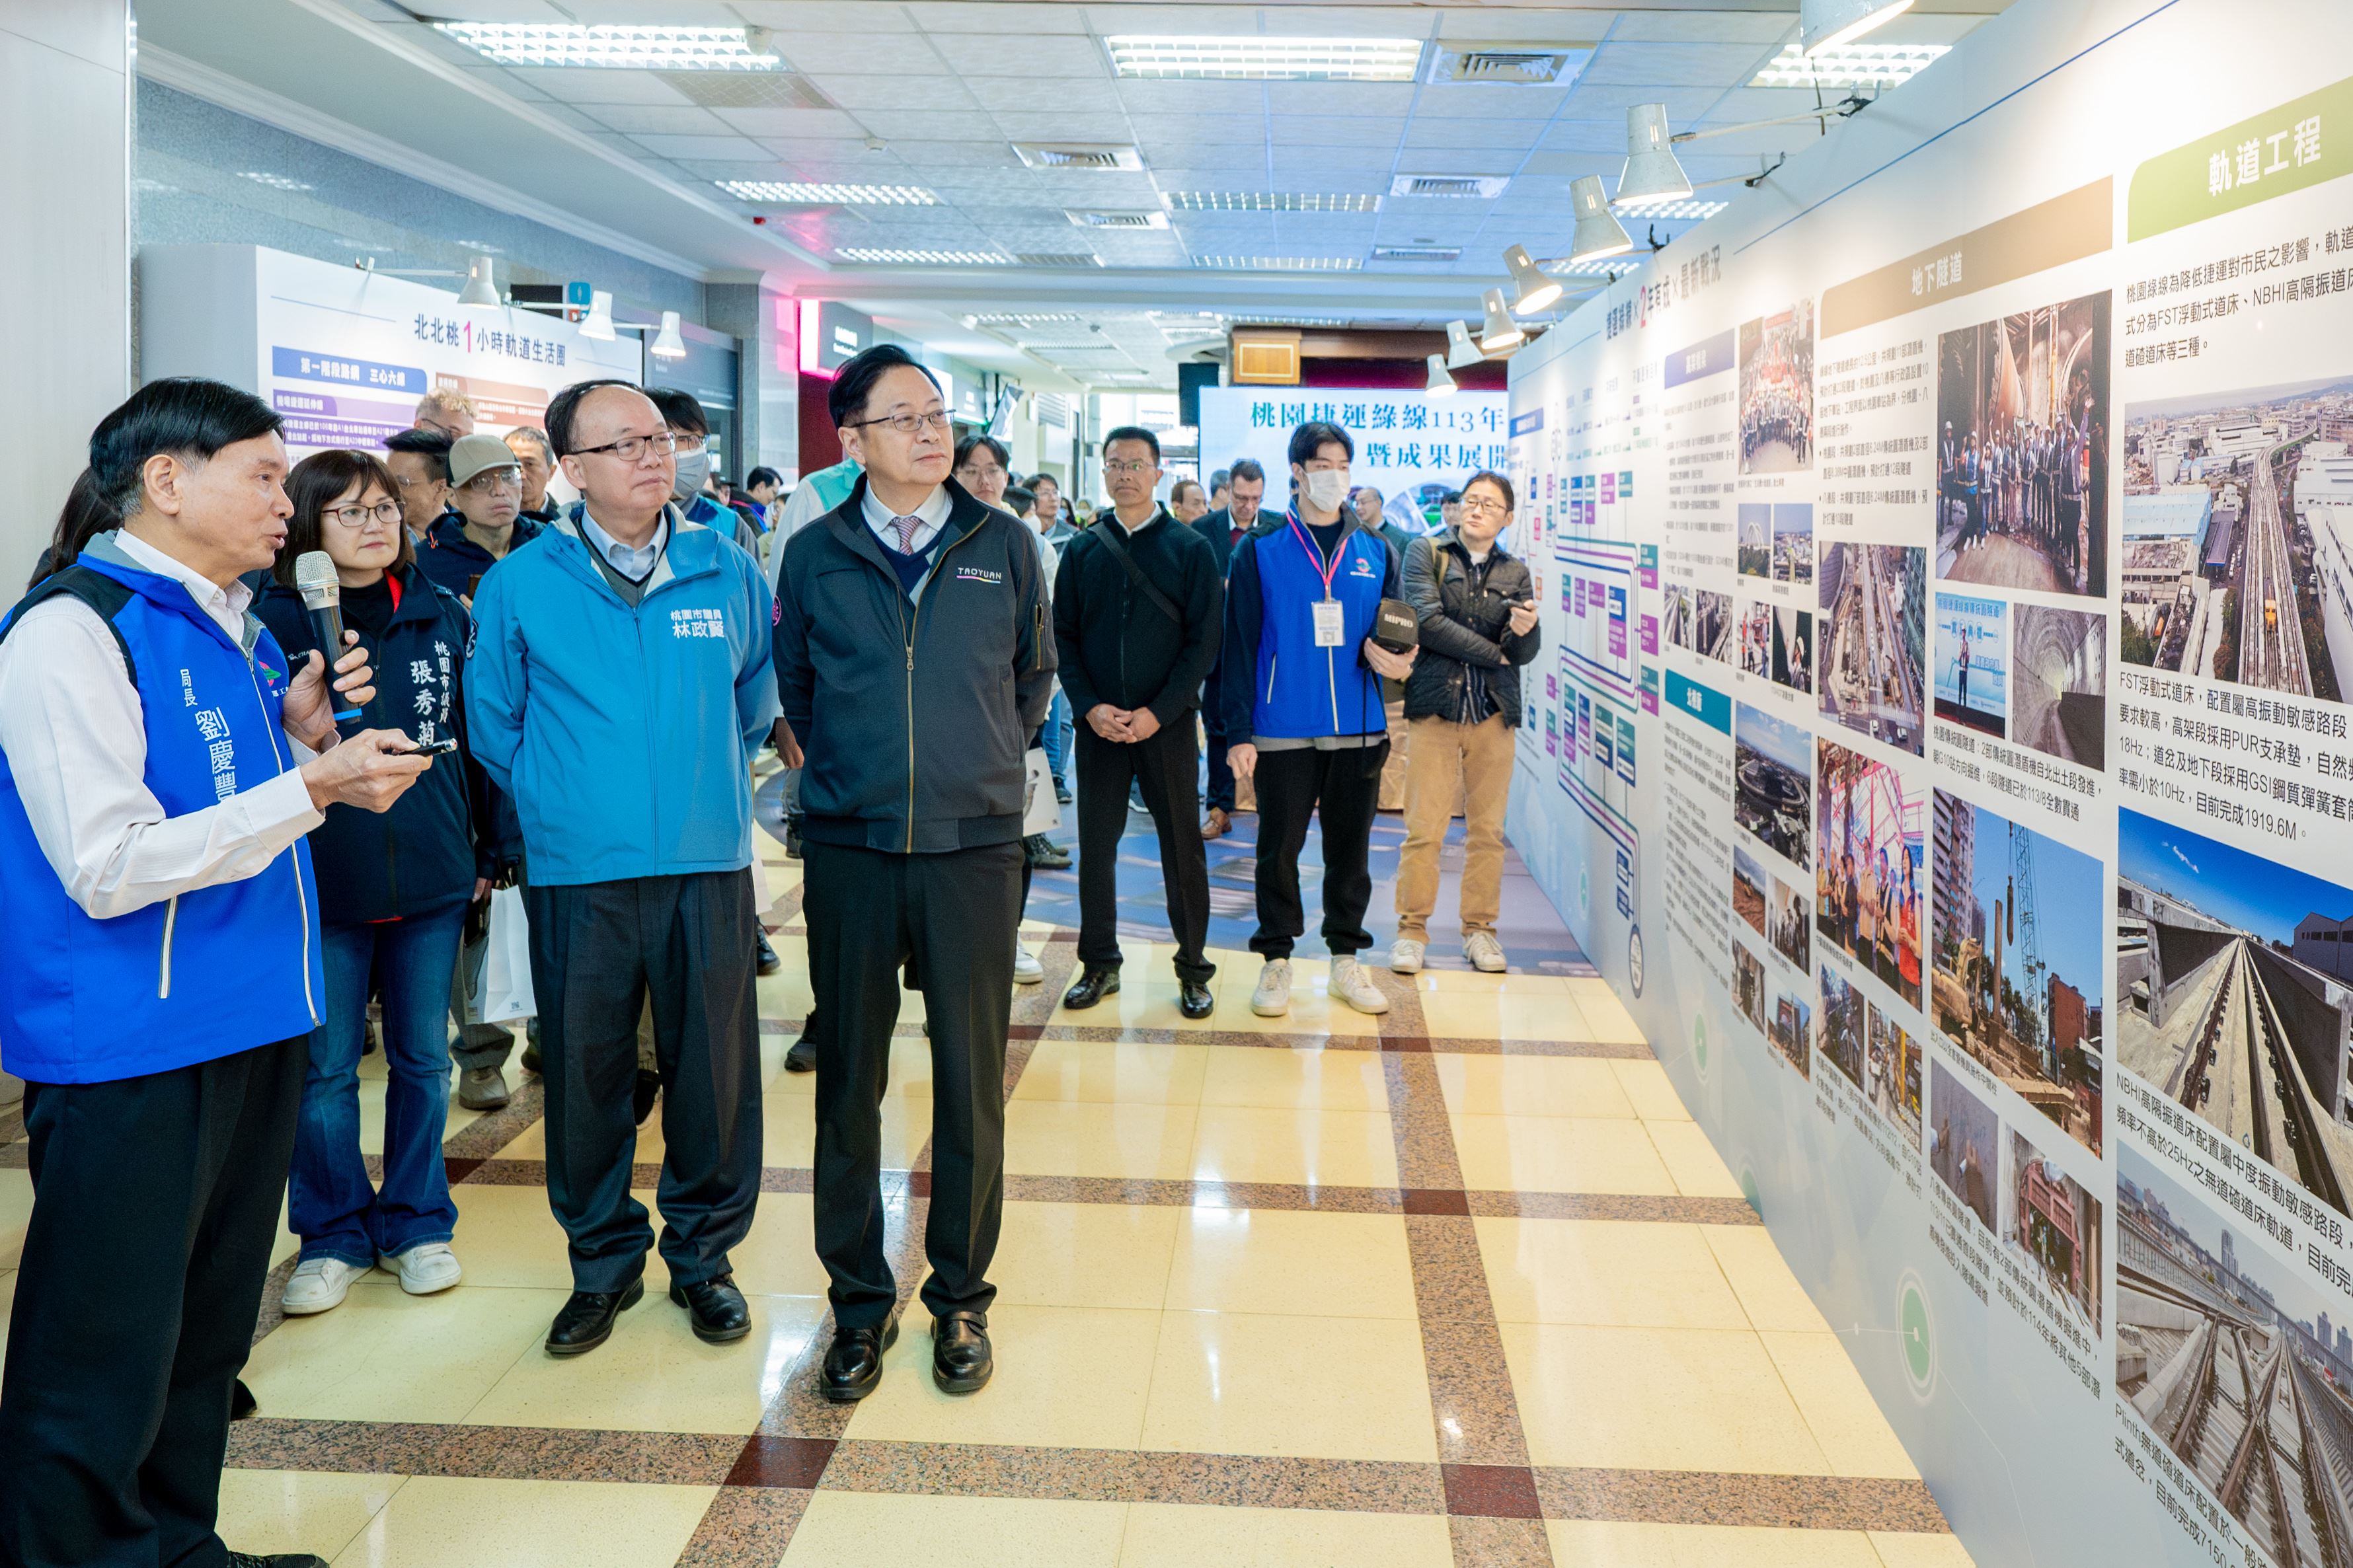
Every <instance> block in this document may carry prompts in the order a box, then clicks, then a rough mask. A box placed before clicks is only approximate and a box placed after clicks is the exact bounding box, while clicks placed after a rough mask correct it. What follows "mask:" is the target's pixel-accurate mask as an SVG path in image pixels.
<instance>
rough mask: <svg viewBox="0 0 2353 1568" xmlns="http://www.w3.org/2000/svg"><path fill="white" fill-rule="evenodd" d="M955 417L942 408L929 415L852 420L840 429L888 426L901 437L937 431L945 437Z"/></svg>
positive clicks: (897, 415)
mask: <svg viewBox="0 0 2353 1568" xmlns="http://www.w3.org/2000/svg"><path fill="white" fill-rule="evenodd" d="M954 420H955V416H954V415H952V414H950V413H948V412H947V410H945V409H944V408H943V409H936V410H934V411H933V412H932V413H929V414H890V415H885V416H883V417H881V418H880V419H853V420H851V421H850V422H849V424H848V425H845V426H842V428H843V429H845V430H856V429H859V428H860V427H862V426H868V425H888V426H891V428H892V429H893V430H896V431H897V432H899V434H900V435H902V436H913V435H916V434H919V433H920V432H922V431H925V430H937V431H939V432H940V433H941V434H942V435H945V434H946V433H947V429H948V426H949V425H950V424H952V423H953V422H954Z"/></svg>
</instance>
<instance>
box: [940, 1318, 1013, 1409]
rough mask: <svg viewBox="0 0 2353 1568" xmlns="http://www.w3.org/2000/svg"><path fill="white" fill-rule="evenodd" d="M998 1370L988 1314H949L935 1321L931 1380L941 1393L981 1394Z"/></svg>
mask: <svg viewBox="0 0 2353 1568" xmlns="http://www.w3.org/2000/svg"><path fill="white" fill-rule="evenodd" d="M996 1370H997V1354H996V1352H994V1351H992V1350H990V1349H989V1348H988V1319H987V1316H986V1315H985V1314H983V1313H979V1312H950V1313H948V1314H947V1315H946V1316H944V1317H940V1318H934V1319H933V1320H932V1381H933V1382H934V1383H936V1384H939V1385H940V1392H941V1393H943V1394H978V1393H979V1392H980V1391H981V1390H982V1389H983V1388H986V1387H987V1386H988V1374H989V1373H993V1372H995V1371H996Z"/></svg>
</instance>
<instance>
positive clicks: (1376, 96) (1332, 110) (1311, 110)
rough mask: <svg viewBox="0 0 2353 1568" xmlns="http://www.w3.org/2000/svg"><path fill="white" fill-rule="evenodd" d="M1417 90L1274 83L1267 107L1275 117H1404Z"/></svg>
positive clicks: (1398, 84)
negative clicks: (1296, 115) (1281, 115)
mask: <svg viewBox="0 0 2353 1568" xmlns="http://www.w3.org/2000/svg"><path fill="white" fill-rule="evenodd" d="M1201 85H1207V84H1201ZM1416 90H1417V89H1415V87H1414V84H1413V83H1411V82H1409V81H1271V82H1268V83H1267V84H1266V107H1267V111H1268V112H1269V113H1271V114H1344V115H1367V114H1386V115H1399V116H1401V115H1404V114H1406V113H1408V112H1409V111H1410V110H1412V109H1413V107H1414V101H1415V100H1414V93H1415V91H1416ZM1423 96H1424V97H1428V96H1430V95H1429V94H1428V93H1426V92H1425V93H1424V94H1423Z"/></svg>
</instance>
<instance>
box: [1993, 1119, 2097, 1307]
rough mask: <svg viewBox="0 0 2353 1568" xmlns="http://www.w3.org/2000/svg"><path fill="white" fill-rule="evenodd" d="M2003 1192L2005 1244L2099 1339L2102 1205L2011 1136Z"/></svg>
mask: <svg viewBox="0 0 2353 1568" xmlns="http://www.w3.org/2000/svg"><path fill="white" fill-rule="evenodd" d="M2004 1174H2005V1175H2007V1176H2008V1177H2009V1180H2008V1181H2007V1182H2005V1183H2004V1184H2003V1186H2002V1205H2001V1240H2002V1245H2003V1246H2005V1247H2009V1248H2010V1250H2011V1251H2012V1252H2013V1253H2015V1254H2016V1255H2017V1256H2018V1258H2019V1259H2020V1261H2021V1262H2022V1263H2024V1264H2025V1265H2026V1267H2027V1268H2028V1270H2029V1271H2030V1273H2031V1274H2032V1275H2033V1276H2034V1277H2036V1278H2037V1279H2040V1280H2041V1281H2042V1286H2043V1288H2044V1289H2047V1290H2049V1291H2050V1292H2051V1294H2052V1295H2053V1296H2055V1297H2057V1298H2058V1299H2059V1300H2060V1301H2062V1302H2063V1303H2064V1308H2063V1310H2067V1311H2070V1312H2073V1314H2074V1315H2075V1318H2076V1320H2077V1321H2079V1322H2081V1323H2082V1324H2083V1325H2084V1327H2085V1328H2086V1329H2088V1330H2090V1331H2091V1333H2092V1337H2093V1338H2094V1339H2097V1338H2098V1337H2099V1333H2100V1200H2099V1199H2097V1198H2095V1197H2094V1196H2093V1195H2092V1194H2090V1193H2088V1192H2085V1191H2084V1186H2083V1184H2081V1183H2080V1182H2078V1181H2076V1180H2075V1178H2074V1177H2073V1176H2071V1175H2069V1174H2067V1173H2066V1172H2064V1171H2063V1170H2061V1169H2060V1168H2059V1164H2058V1162H2057V1161H2055V1160H2052V1159H2051V1158H2050V1157H2049V1156H2048V1155H2046V1154H2044V1153H2043V1152H2042V1150H2040V1149H2038V1148H2036V1147H2035V1146H2034V1143H2033V1141H2032V1140H2031V1139H2030V1138H2028V1137H2027V1135H2026V1133H2025V1131H2023V1130H2021V1129H2020V1128H2016V1127H2013V1128H2011V1129H2010V1163H2009V1165H2008V1167H2007V1169H2006V1170H2005V1172H2004Z"/></svg>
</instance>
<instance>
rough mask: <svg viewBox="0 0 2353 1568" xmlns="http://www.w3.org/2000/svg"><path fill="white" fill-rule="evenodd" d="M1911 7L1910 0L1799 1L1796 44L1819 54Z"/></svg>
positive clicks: (1806, 51) (1859, 35) (1809, 51)
mask: <svg viewBox="0 0 2353 1568" xmlns="http://www.w3.org/2000/svg"><path fill="white" fill-rule="evenodd" d="M1911 8H1912V0H1799V5H1798V44H1799V48H1800V49H1801V50H1802V51H1803V52H1804V53H1806V54H1808V55H1818V54H1820V53H1821V52H1822V51H1823V50H1824V49H1831V48H1836V47H1838V46H1839V45H1841V44H1844V43H1851V42H1852V41H1853V40H1854V39H1856V38H1859V37H1862V35H1863V34H1865V33H1868V32H1870V31H1871V30H1872V29H1873V27H1876V26H1879V25H1880V24H1881V23H1883V22H1885V21H1887V20H1889V19H1890V18H1892V17H1894V16H1899V15H1901V14H1902V13H1904V12H1905V11H1908V10H1910V9H1911Z"/></svg>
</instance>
